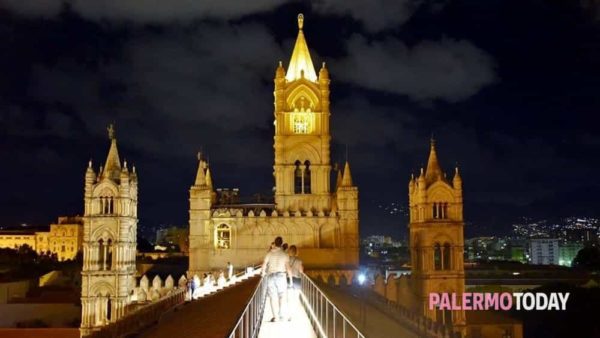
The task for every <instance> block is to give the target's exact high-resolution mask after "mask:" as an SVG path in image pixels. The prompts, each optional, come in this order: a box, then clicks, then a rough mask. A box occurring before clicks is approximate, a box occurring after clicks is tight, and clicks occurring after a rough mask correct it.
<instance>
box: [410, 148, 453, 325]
mask: <svg viewBox="0 0 600 338" xmlns="http://www.w3.org/2000/svg"><path fill="white" fill-rule="evenodd" d="M408 195H409V209H410V223H409V241H410V254H411V266H412V282H413V292H414V294H415V301H416V304H414V305H415V307H416V308H417V309H418V310H419V312H421V313H423V314H424V315H425V316H427V317H429V318H431V319H432V320H434V321H438V322H441V323H444V324H447V325H450V324H452V326H454V327H455V328H457V329H459V330H460V329H461V328H464V325H465V313H464V311H439V310H436V309H434V310H430V309H429V306H428V305H429V304H428V299H429V293H432V292H436V293H440V292H448V293H457V294H458V295H462V293H463V292H464V290H465V279H464V278H465V272H464V265H463V250H464V235H463V228H464V221H463V194H462V179H461V177H460V174H459V171H458V168H456V169H455V173H454V177H453V179H452V180H449V179H447V178H446V175H445V173H444V172H443V171H442V168H441V166H440V164H439V161H438V157H437V152H436V147H435V141H434V140H433V139H432V140H431V146H430V152H429V160H428V162H427V168H426V169H425V170H424V169H423V168H421V173H420V175H419V176H418V177H417V178H414V177H411V179H410V182H409V184H408Z"/></svg>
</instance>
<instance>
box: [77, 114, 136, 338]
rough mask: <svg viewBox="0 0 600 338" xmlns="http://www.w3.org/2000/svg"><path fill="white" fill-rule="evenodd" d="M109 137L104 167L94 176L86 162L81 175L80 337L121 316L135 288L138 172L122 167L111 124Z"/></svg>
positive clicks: (125, 166) (125, 163)
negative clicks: (83, 172) (82, 187)
mask: <svg viewBox="0 0 600 338" xmlns="http://www.w3.org/2000/svg"><path fill="white" fill-rule="evenodd" d="M108 134H109V138H110V142H111V143H110V149H109V151H108V156H107V158H106V163H105V165H104V168H102V167H100V170H99V171H98V175H97V176H96V173H95V172H94V169H93V168H92V162H91V161H90V163H89V166H88V169H87V171H86V173H85V193H84V217H83V222H84V223H83V268H82V272H81V330H80V331H81V336H87V335H89V334H90V333H92V332H93V331H94V330H98V329H99V328H100V327H102V326H105V325H108V324H109V323H111V322H115V321H116V320H118V319H119V318H120V317H122V316H124V315H125V312H126V309H127V306H128V305H129V303H130V301H131V294H132V291H133V288H134V287H135V273H136V269H135V255H136V244H137V222H138V220H137V192H138V179H137V173H136V172H135V167H133V168H132V169H133V170H132V171H131V172H130V171H129V169H128V168H127V162H124V164H123V166H121V163H120V160H119V152H118V150H117V139H116V137H115V131H114V129H113V127H112V125H111V126H110V127H109V128H108Z"/></svg>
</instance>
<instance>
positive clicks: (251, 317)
mask: <svg viewBox="0 0 600 338" xmlns="http://www.w3.org/2000/svg"><path fill="white" fill-rule="evenodd" d="M256 270H260V268H258V269H256ZM266 299H267V282H266V280H265V278H261V279H260V281H259V282H258V285H257V286H256V289H255V290H254V293H253V294H252V297H251V298H250V301H249V302H248V304H247V305H246V307H245V308H244V311H243V312H242V314H241V315H240V318H239V319H238V321H237V323H236V324H235V326H234V327H233V329H232V330H231V333H230V334H229V338H254V337H257V336H258V331H259V329H260V323H261V321H262V316H263V312H264V310H265V303H266Z"/></svg>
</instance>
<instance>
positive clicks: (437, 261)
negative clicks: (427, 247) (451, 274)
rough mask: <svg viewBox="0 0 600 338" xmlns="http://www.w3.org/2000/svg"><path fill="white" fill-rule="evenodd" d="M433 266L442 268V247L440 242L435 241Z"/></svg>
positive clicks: (436, 268)
mask: <svg viewBox="0 0 600 338" xmlns="http://www.w3.org/2000/svg"><path fill="white" fill-rule="evenodd" d="M433 266H434V269H435V270H441V269H442V249H441V247H440V243H435V246H434V247H433Z"/></svg>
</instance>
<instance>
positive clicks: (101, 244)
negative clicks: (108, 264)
mask: <svg viewBox="0 0 600 338" xmlns="http://www.w3.org/2000/svg"><path fill="white" fill-rule="evenodd" d="M98 270H104V240H103V239H100V240H99V241H98Z"/></svg>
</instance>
